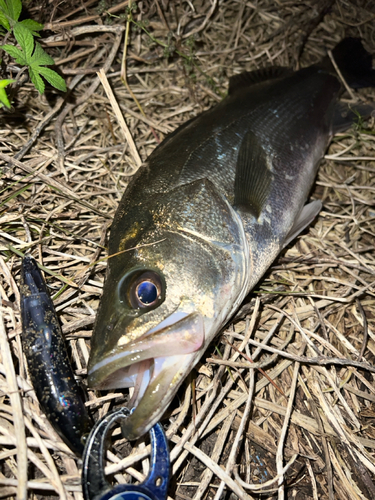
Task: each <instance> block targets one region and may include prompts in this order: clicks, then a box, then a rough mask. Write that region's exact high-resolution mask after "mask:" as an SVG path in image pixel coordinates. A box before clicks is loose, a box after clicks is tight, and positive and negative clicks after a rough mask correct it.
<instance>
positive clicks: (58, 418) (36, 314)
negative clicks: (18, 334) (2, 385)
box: [20, 255, 93, 456]
mask: <svg viewBox="0 0 375 500" xmlns="http://www.w3.org/2000/svg"><path fill="white" fill-rule="evenodd" d="M20 291H21V319H22V346H23V350H24V352H25V355H26V359H27V365H28V368H29V374H30V378H31V382H32V384H33V387H34V390H35V393H36V395H37V398H38V400H39V403H40V405H41V407H42V409H43V411H44V413H45V414H46V416H47V418H48V420H49V421H50V422H51V424H52V426H53V428H54V429H55V430H56V432H57V433H58V434H59V436H60V437H61V439H62V440H63V441H64V442H65V443H66V444H67V445H68V446H69V448H70V449H71V450H72V451H73V452H74V453H76V454H77V455H79V456H81V455H82V453H83V450H84V441H85V439H86V438H87V436H88V434H89V432H90V430H91V428H92V426H93V423H92V420H91V418H90V416H89V414H88V412H87V409H86V406H85V403H84V399H83V395H82V391H81V390H80V388H79V386H78V384H77V383H76V381H75V378H74V373H73V370H72V367H71V364H70V361H69V357H68V353H67V350H66V346H65V342H64V338H63V335H62V332H61V328H60V324H59V320H58V318H57V316H56V312H55V308H54V306H53V302H52V300H51V298H50V296H49V294H48V291H47V286H46V284H45V281H44V279H43V276H42V273H41V272H40V270H39V268H38V265H37V263H36V261H35V260H34V259H33V258H32V257H31V256H29V255H27V256H25V258H24V259H23V262H22V268H21V286H20Z"/></svg>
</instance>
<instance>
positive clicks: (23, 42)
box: [0, 0, 66, 107]
mask: <svg viewBox="0 0 375 500" xmlns="http://www.w3.org/2000/svg"><path fill="white" fill-rule="evenodd" d="M21 11H22V3H21V0H0V27H2V28H4V29H5V30H6V31H7V32H8V35H11V34H12V35H13V36H14V38H15V39H16V41H17V43H18V45H19V47H20V48H18V47H16V46H15V45H10V44H5V45H2V49H3V50H4V51H5V52H7V53H8V54H9V55H10V56H11V57H13V58H14V60H15V62H16V63H17V64H19V65H20V66H23V67H26V68H27V70H28V72H29V75H30V79H31V81H32V83H33V84H34V85H35V88H36V89H37V90H38V92H39V93H40V94H43V92H44V89H45V84H44V81H43V79H42V76H43V77H44V78H45V79H46V80H47V81H48V82H49V83H50V84H51V85H52V86H53V87H55V88H57V89H58V90H61V91H63V92H65V91H66V85H65V82H64V79H63V78H62V77H61V76H60V75H58V74H57V73H56V71H53V70H52V69H51V68H47V67H46V66H50V65H52V64H54V63H55V62H54V60H53V59H52V57H50V56H49V55H48V54H47V53H46V52H45V51H44V49H43V48H42V47H41V45H40V44H39V43H38V42H36V41H35V37H39V33H38V32H39V31H40V30H41V29H43V25H42V24H39V23H37V22H36V21H33V20H32V19H24V20H23V21H19V17H20V15H21ZM8 35H7V36H8ZM7 36H6V37H7ZM5 82H6V83H5ZM9 83H12V81H11V80H0V101H1V103H2V104H4V105H5V106H7V107H10V103H9V100H8V98H7V95H6V93H5V90H4V88H5V87H6V86H7V85H9ZM4 96H5V97H4Z"/></svg>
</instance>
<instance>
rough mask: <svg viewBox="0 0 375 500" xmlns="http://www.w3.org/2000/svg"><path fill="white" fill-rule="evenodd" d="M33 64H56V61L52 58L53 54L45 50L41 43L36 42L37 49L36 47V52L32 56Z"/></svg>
mask: <svg viewBox="0 0 375 500" xmlns="http://www.w3.org/2000/svg"><path fill="white" fill-rule="evenodd" d="M30 62H31V64H33V65H34V64H37V65H39V66H42V65H45V66H49V65H51V64H55V61H54V60H53V59H52V57H51V56H49V55H48V54H47V52H45V51H44V50H43V49H42V47H41V46H40V45H39V43H38V42H35V49H34V54H33V56H32V58H31V61H30Z"/></svg>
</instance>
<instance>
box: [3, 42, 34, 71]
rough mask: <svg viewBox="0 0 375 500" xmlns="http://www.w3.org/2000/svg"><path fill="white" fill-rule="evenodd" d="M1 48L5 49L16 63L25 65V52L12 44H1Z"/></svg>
mask: <svg viewBox="0 0 375 500" xmlns="http://www.w3.org/2000/svg"><path fill="white" fill-rule="evenodd" d="M2 49H3V50H5V52H7V53H8V54H9V55H10V56H12V57H13V58H14V59H15V60H16V63H17V64H20V65H21V66H27V64H28V63H27V60H26V58H25V54H24V53H23V52H22V50H20V49H17V47H15V46H14V45H3V46H2Z"/></svg>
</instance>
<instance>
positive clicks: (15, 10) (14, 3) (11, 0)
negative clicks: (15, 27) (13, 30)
mask: <svg viewBox="0 0 375 500" xmlns="http://www.w3.org/2000/svg"><path fill="white" fill-rule="evenodd" d="M6 3H7V4H8V9H9V10H8V12H9V16H10V17H11V18H12V19H13V21H18V18H19V17H20V14H21V11H22V2H21V0H8V1H7V2H6Z"/></svg>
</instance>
